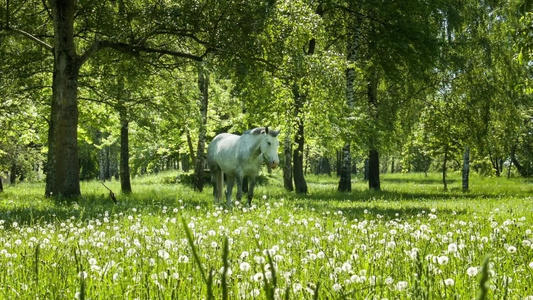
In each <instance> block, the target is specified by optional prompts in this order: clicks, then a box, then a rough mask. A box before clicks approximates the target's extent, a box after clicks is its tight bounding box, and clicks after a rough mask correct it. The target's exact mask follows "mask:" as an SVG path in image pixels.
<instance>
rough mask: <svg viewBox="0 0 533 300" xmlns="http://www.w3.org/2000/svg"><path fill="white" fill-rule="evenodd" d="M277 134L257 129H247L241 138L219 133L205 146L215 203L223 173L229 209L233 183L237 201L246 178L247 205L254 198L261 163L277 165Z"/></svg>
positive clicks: (219, 194) (222, 185) (239, 198)
mask: <svg viewBox="0 0 533 300" xmlns="http://www.w3.org/2000/svg"><path fill="white" fill-rule="evenodd" d="M278 134H279V132H278V131H275V130H269V129H268V127H259V128H254V129H252V130H247V131H245V132H244V134H243V135H241V136H239V135H235V134H230V133H221V134H219V135H217V136H216V137H215V138H214V139H213V141H212V142H211V143H210V144H209V146H208V147H207V163H208V165H209V170H210V171H211V181H212V182H213V187H214V188H213V195H214V196H215V203H218V202H219V201H220V200H221V199H222V190H223V188H224V174H226V179H227V184H226V185H227V186H226V201H227V205H228V206H231V192H232V190H233V185H234V184H235V180H237V200H238V201H240V200H241V198H242V181H243V178H244V177H248V181H249V183H250V187H249V188H248V205H251V203H252V198H253V195H254V186H255V177H256V176H257V174H259V169H260V168H261V164H262V163H263V161H265V162H266V163H267V164H268V165H269V166H270V167H271V168H273V169H274V168H276V167H277V166H278V164H279V157H278V146H279V141H278V138H277V136H278Z"/></svg>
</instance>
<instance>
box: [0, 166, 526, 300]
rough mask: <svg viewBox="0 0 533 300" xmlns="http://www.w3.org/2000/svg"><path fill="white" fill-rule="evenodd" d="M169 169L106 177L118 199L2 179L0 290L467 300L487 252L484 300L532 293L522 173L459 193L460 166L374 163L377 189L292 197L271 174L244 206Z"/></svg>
mask: <svg viewBox="0 0 533 300" xmlns="http://www.w3.org/2000/svg"><path fill="white" fill-rule="evenodd" d="M277 172H279V171H277ZM168 176H173V174H169V173H166V174H161V175H158V176H147V177H142V178H137V179H134V180H133V194H131V195H122V194H120V192H119V191H120V185H119V183H118V182H115V181H112V182H106V185H107V186H108V187H109V188H111V189H112V190H113V191H114V192H115V194H117V197H118V199H119V204H118V205H114V204H113V202H112V201H111V199H110V198H109V196H108V191H107V190H106V189H105V188H104V187H103V186H102V185H101V184H100V183H98V182H84V183H83V184H82V192H83V196H82V197H80V198H79V199H77V200H76V201H74V202H68V203H67V202H62V203H59V204H56V203H55V202H54V201H53V200H51V199H47V198H44V196H43V193H44V185H43V184H31V183H22V184H17V185H15V186H7V187H5V192H4V193H2V194H0V220H1V221H0V223H1V224H0V280H2V282H3V286H2V287H0V298H4V299H16V298H21V299H35V298H37V297H39V298H41V299H42V298H44V299H49V298H53V299H72V298H75V297H77V298H84V299H175V298H177V297H180V298H185V299H201V298H206V299H207V298H208V297H209V295H211V293H212V294H213V297H214V298H217V299H220V298H225V296H226V295H227V297H228V298H229V299H265V298H275V299H284V298H288V299H313V298H314V297H317V298H318V299H326V298H328V299H332V298H333V299H337V298H338V299H341V298H347V299H384V298H388V299H414V298H417V299H418V298H421V299H455V298H463V299H464V298H468V299H471V298H476V297H477V296H478V294H479V293H480V292H481V289H480V280H481V279H482V277H483V276H482V273H483V272H482V266H483V262H484V261H485V259H486V257H489V263H488V265H487V266H488V267H487V272H485V273H484V275H486V276H487V277H486V278H487V279H486V281H487V282H486V286H487V290H486V297H487V299H497V298H508V299H529V298H527V297H531V296H533V291H532V290H531V286H533V248H532V246H531V244H532V242H533V233H532V230H533V221H532V219H531V215H533V198H532V196H533V184H532V183H531V181H528V180H524V179H519V178H515V179H511V180H508V179H506V178H483V177H478V176H475V175H474V176H472V178H471V191H470V192H468V193H463V192H462V191H461V190H460V187H461V182H460V176H459V174H450V177H449V186H448V187H449V189H450V190H449V191H443V189H442V183H441V178H440V176H439V174H429V175H428V176H427V177H426V176H425V175H424V174H385V175H383V176H382V188H383V191H380V192H375V191H368V188H367V185H366V183H365V182H363V181H362V180H360V178H356V179H354V182H353V191H352V192H351V193H337V192H336V186H337V183H338V181H337V178H335V177H327V176H313V175H309V176H308V177H307V179H308V184H309V190H310V194H309V195H307V196H303V195H295V194H293V193H287V192H285V191H284V189H283V187H282V181H281V174H280V173H276V172H274V174H273V175H272V176H271V177H270V180H269V184H268V185H264V186H259V187H257V189H256V197H255V199H254V200H253V206H252V207H247V206H244V205H242V204H236V205H235V207H234V208H232V209H228V208H225V207H217V206H215V205H214V204H213V203H212V202H213V200H212V194H211V192H212V190H211V188H210V187H206V189H205V190H204V192H203V193H197V192H195V191H194V190H193V189H192V188H191V187H189V186H184V185H180V184H163V183H162V182H164V178H165V177H168ZM182 222H184V223H185V224H186V225H185V226H186V228H187V229H188V230H190V232H191V237H190V239H188V238H187V235H186V231H185V229H186V228H184V225H183V223H182ZM226 238H227V245H228V250H227V251H224V250H223V249H224V245H225V244H224V243H225V239H226ZM194 252H197V254H198V255H197V258H195V255H194ZM225 263H226V264H227V266H228V269H226V268H224V264H225ZM200 266H201V268H200ZM200 269H203V270H204V271H203V272H201V271H200ZM202 274H203V275H202ZM224 279H225V281H224ZM209 280H211V281H212V283H211V284H209V282H210V281H209Z"/></svg>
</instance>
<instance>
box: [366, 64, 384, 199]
mask: <svg viewBox="0 0 533 300" xmlns="http://www.w3.org/2000/svg"><path fill="white" fill-rule="evenodd" d="M377 83H378V78H377V74H376V71H371V76H370V79H369V81H368V86H367V93H368V95H367V96H368V106H369V110H370V115H371V116H372V118H371V120H372V122H377V121H378V120H377V119H378V112H377V106H378V101H377ZM376 134H377V133H371V135H372V136H371V137H370V141H369V146H370V151H369V154H368V187H369V188H370V189H371V190H376V191H379V190H381V183H380V179H379V152H378V149H377V138H376V137H375V135H376Z"/></svg>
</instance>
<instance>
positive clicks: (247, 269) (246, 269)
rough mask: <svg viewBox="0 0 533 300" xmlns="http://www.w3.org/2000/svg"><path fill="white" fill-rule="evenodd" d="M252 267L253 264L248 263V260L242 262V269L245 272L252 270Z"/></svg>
mask: <svg viewBox="0 0 533 300" xmlns="http://www.w3.org/2000/svg"><path fill="white" fill-rule="evenodd" d="M251 268H252V266H250V264H249V263H247V262H243V263H241V265H240V269H241V271H243V272H248V271H250V269H251Z"/></svg>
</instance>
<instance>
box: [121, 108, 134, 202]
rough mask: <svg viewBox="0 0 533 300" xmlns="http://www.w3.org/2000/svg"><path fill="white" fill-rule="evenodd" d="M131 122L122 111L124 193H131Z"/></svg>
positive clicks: (122, 185) (122, 179)
mask: <svg viewBox="0 0 533 300" xmlns="http://www.w3.org/2000/svg"><path fill="white" fill-rule="evenodd" d="M128 129H129V121H128V117H127V115H126V112H124V108H123V109H121V110H120V188H121V190H122V193H125V194H129V193H131V191H132V190H131V181H130V164H129V161H130V147H129V131H128Z"/></svg>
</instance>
